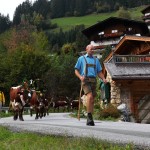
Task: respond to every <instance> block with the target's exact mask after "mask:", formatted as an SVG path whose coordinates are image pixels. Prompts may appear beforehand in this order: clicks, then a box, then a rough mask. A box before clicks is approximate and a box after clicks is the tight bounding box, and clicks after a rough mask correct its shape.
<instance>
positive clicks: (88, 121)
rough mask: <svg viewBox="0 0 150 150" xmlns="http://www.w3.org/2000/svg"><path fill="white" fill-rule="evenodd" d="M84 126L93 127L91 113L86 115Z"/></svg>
mask: <svg viewBox="0 0 150 150" xmlns="http://www.w3.org/2000/svg"><path fill="white" fill-rule="evenodd" d="M86 125H88V126H95V124H94V121H93V116H92V114H91V113H88V115H87V123H86Z"/></svg>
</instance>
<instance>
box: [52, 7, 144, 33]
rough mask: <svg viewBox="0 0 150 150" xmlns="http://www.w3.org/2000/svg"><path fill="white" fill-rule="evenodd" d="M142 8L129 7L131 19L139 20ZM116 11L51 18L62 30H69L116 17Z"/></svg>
mask: <svg viewBox="0 0 150 150" xmlns="http://www.w3.org/2000/svg"><path fill="white" fill-rule="evenodd" d="M143 8H144V6H142V7H136V8H132V9H129V10H128V11H129V12H130V14H131V17H132V19H135V20H139V19H141V17H142V13H141V10H142V9H143ZM117 15H118V14H117V12H111V13H100V14H96V13H93V14H90V15H87V16H81V17H63V18H56V19H52V20H51V22H52V23H56V24H57V25H58V27H59V28H62V29H63V31H66V30H69V29H71V28H73V27H74V26H76V25H81V24H84V25H85V27H86V28H87V27H89V26H91V25H93V24H96V23H98V22H99V21H103V20H105V19H107V18H109V17H117ZM55 31H58V28H57V29H55Z"/></svg>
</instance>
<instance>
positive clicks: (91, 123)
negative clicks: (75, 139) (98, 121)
mask: <svg viewBox="0 0 150 150" xmlns="http://www.w3.org/2000/svg"><path fill="white" fill-rule="evenodd" d="M86 125H87V126H95V124H94V121H93V120H92V121H89V122H88V121H87V123H86Z"/></svg>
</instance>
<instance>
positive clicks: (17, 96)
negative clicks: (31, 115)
mask: <svg viewBox="0 0 150 150" xmlns="http://www.w3.org/2000/svg"><path fill="white" fill-rule="evenodd" d="M9 94H10V103H9V110H12V111H13V112H14V117H13V119H14V120H17V119H18V116H19V120H20V121H24V119H23V111H24V106H25V104H26V103H27V102H28V100H29V98H30V92H29V91H28V90H27V89H24V87H23V86H22V85H19V86H16V87H11V88H10V93H9Z"/></svg>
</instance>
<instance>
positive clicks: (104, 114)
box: [99, 104, 120, 118]
mask: <svg viewBox="0 0 150 150" xmlns="http://www.w3.org/2000/svg"><path fill="white" fill-rule="evenodd" d="M119 116H120V113H119V111H118V110H117V108H116V107H115V106H113V105H112V104H108V106H107V107H106V108H104V109H102V110H100V112H99V118H109V117H113V118H118V117H119Z"/></svg>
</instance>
